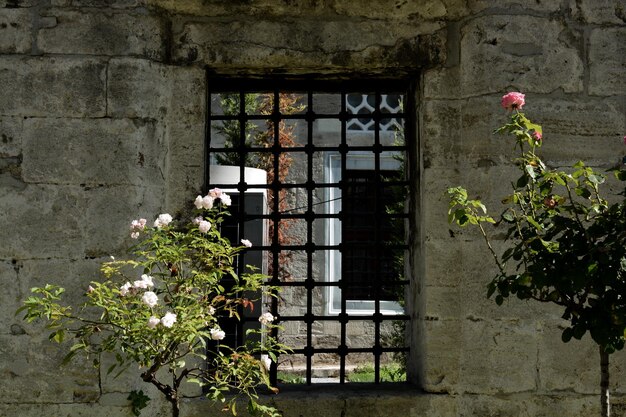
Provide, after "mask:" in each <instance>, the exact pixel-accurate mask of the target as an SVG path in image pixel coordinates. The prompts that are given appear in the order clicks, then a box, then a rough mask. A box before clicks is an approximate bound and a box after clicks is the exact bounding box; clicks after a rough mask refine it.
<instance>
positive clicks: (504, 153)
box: [422, 95, 513, 170]
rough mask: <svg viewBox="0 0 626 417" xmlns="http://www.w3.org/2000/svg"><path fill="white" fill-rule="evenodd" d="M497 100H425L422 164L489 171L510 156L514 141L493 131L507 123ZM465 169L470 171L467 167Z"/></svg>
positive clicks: (484, 98) (507, 159) (497, 98)
mask: <svg viewBox="0 0 626 417" xmlns="http://www.w3.org/2000/svg"><path fill="white" fill-rule="evenodd" d="M508 120H509V119H508V115H507V114H506V112H504V110H503V109H502V107H500V97H498V96H495V95H494V96H489V97H480V98H472V99H467V100H463V101H458V100H455V101H451V100H450V101H448V100H428V101H426V102H425V103H424V114H423V122H422V132H423V135H422V136H423V143H424V145H423V146H424V148H423V149H424V164H425V165H426V167H427V168H431V167H437V168H438V167H444V166H445V167H450V166H456V167H459V168H461V167H463V165H464V164H468V165H470V166H471V169H476V168H478V169H485V170H486V169H489V168H491V167H493V166H495V165H500V164H502V163H505V164H506V163H507V162H508V161H509V160H510V159H511V158H512V157H513V142H512V140H511V139H508V140H507V139H506V137H504V136H501V135H495V134H494V133H493V131H494V129H495V128H497V127H499V126H501V125H503V124H504V123H506V122H507V121H508ZM466 168H470V167H469V166H468V167H466Z"/></svg>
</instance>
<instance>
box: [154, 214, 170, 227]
mask: <svg viewBox="0 0 626 417" xmlns="http://www.w3.org/2000/svg"><path fill="white" fill-rule="evenodd" d="M172 220H173V219H172V216H170V215H169V214H167V213H163V214H159V217H157V219H156V220H155V221H154V227H158V228H161V227H164V226H167V225H168V224H170V223H171V222H172Z"/></svg>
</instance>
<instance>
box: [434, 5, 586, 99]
mask: <svg viewBox="0 0 626 417" xmlns="http://www.w3.org/2000/svg"><path fill="white" fill-rule="evenodd" d="M538 28H541V29H540V30H539V29H538ZM564 31H566V28H565V27H564V25H563V24H562V23H561V22H559V21H557V20H548V19H544V18H540V17H531V16H517V17H516V19H514V20H512V19H511V18H510V16H485V17H478V18H475V19H471V20H468V21H467V23H466V24H465V25H463V26H462V27H461V33H460V46H459V48H460V58H459V60H460V61H459V67H458V68H457V67H452V68H441V69H437V70H431V71H428V72H426V73H425V74H424V76H425V78H424V85H425V89H424V90H425V95H426V97H436V98H459V97H469V96H474V95H479V94H488V93H495V92H501V91H505V90H507V89H511V87H514V88H516V89H520V90H522V91H524V92H528V93H550V92H552V91H555V90H558V89H560V90H563V91H565V92H568V93H573V92H582V89H583V74H584V68H583V67H584V65H583V60H582V58H581V57H582V49H581V48H582V47H581V43H580V42H579V41H577V40H576V37H575V36H574V35H572V36H570V37H571V38H572V41H571V42H565V41H563V40H562V33H563V32H564Z"/></svg>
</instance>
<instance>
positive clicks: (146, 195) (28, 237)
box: [0, 185, 164, 259]
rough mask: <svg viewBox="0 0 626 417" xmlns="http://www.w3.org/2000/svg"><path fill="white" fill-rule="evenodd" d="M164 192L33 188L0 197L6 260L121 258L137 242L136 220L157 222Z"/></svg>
mask: <svg viewBox="0 0 626 417" xmlns="http://www.w3.org/2000/svg"><path fill="white" fill-rule="evenodd" d="M163 194H164V192H163V189H162V188H158V187H156V188H145V187H132V186H119V187H105V186H103V187H95V188H93V189H91V188H89V187H87V189H84V188H82V187H68V186H47V185H31V186H28V187H26V188H25V189H24V190H22V191H19V192H14V193H11V194H7V195H0V209H1V211H0V239H2V241H3V242H6V244H5V245H2V246H0V258H5V259H11V258H13V257H15V258H16V259H30V258H48V257H53V258H69V259H77V258H82V257H84V256H90V257H94V256H95V257H99V256H108V255H117V254H119V253H121V252H124V251H125V249H127V248H128V247H129V246H130V245H131V244H132V243H133V242H131V241H130V238H129V236H128V233H129V232H128V230H129V229H128V227H129V224H130V221H131V220H132V219H135V218H138V217H145V218H148V219H150V221H152V219H153V218H156V215H157V214H158V212H159V207H160V205H161V204H162V203H163V201H162V197H163ZM61 242H62V244H61Z"/></svg>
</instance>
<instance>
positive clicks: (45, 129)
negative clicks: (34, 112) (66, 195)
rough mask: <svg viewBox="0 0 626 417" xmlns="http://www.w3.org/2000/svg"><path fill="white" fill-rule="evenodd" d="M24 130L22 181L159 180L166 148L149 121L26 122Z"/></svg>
mask: <svg viewBox="0 0 626 417" xmlns="http://www.w3.org/2000/svg"><path fill="white" fill-rule="evenodd" d="M24 131H25V132H24V140H23V153H24V162H23V176H24V179H25V180H26V181H27V182H39V183H56V184H76V185H78V184H87V185H100V184H106V185H120V184H126V185H128V184H133V185H141V186H147V185H149V184H155V183H156V184H159V183H162V181H163V166H164V157H165V154H166V151H165V149H167V147H166V145H165V144H164V143H163V137H162V135H163V133H162V131H161V128H160V126H158V125H156V123H155V122H153V121H143V120H139V119H137V120H128V119H124V120H112V119H91V120H88V119H29V120H26V121H25V122H24Z"/></svg>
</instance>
